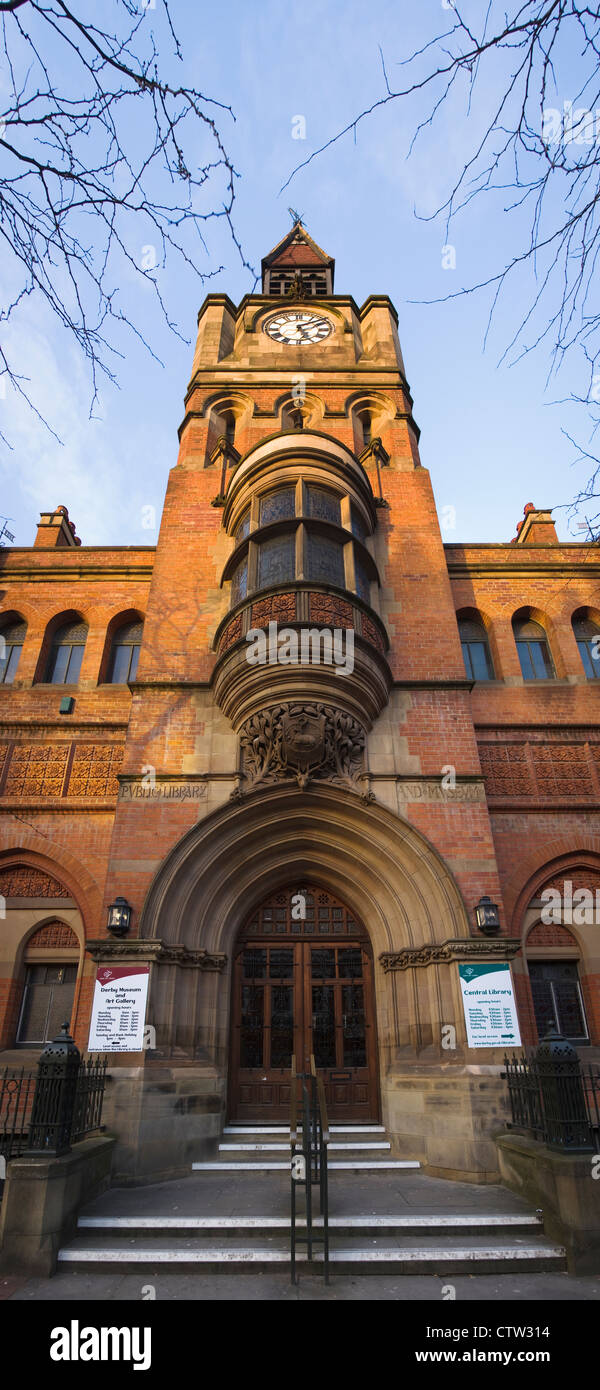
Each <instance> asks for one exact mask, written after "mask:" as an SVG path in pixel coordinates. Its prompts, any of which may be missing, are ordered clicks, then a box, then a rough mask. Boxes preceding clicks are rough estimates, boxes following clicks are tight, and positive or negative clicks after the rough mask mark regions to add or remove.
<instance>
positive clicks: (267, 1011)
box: [228, 882, 379, 1124]
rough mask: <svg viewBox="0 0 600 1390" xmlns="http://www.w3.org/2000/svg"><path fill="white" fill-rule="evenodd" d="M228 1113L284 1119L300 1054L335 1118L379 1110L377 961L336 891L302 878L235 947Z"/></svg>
mask: <svg viewBox="0 0 600 1390" xmlns="http://www.w3.org/2000/svg"><path fill="white" fill-rule="evenodd" d="M232 989H233V993H232V1007H231V1045H230V1054H229V1055H230V1075H229V1104H228V1109H229V1118H230V1119H231V1120H235V1121H236V1122H237V1123H242V1124H243V1123H244V1122H247V1123H251V1122H256V1121H261V1122H265V1121H268V1120H273V1121H284V1120H286V1119H287V1118H288V1115H289V1102H290V1072H291V1063H292V1057H295V1059H296V1067H297V1069H298V1070H299V1071H307V1070H308V1068H309V1059H310V1056H311V1054H312V1055H314V1058H315V1062H316V1066H317V1070H318V1072H319V1073H320V1075H321V1076H322V1077H323V1081H324V1084H325V1092H326V1097H327V1108H328V1114H329V1117H330V1119H332V1120H334V1121H342V1120H344V1121H348V1120H349V1121H355V1122H360V1121H367V1120H376V1119H378V1118H379V1096H378V1085H377V1039H376V1023H375V1006H374V991H373V959H372V952H371V946H370V942H369V939H368V936H367V933H366V931H365V929H364V927H363V926H362V924H361V923H360V922H359V921H358V920H357V918H356V917H355V916H354V914H353V913H352V912H351V911H350V910H349V908H347V907H346V905H345V904H344V903H343V902H341V901H340V899H339V898H336V897H334V895H333V894H332V893H329V892H327V891H326V890H325V889H323V888H320V887H318V886H317V885H315V884H312V883H305V882H296V883H294V884H292V885H290V886H288V887H286V888H283V889H279V890H278V891H276V892H273V893H271V894H270V895H269V896H268V897H267V898H266V899H265V900H264V901H263V902H262V903H261V904H260V906H259V907H257V908H255V909H254V911H253V912H251V913H250V915H249V917H248V919H247V920H246V922H245V923H244V925H243V927H242V929H241V931H240V933H239V936H238V939H237V942H236V946H235V951H234V959H233V972H232Z"/></svg>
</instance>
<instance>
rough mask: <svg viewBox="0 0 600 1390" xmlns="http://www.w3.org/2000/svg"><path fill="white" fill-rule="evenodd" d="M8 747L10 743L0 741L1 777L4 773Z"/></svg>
mask: <svg viewBox="0 0 600 1390" xmlns="http://www.w3.org/2000/svg"><path fill="white" fill-rule="evenodd" d="M8 748H9V745H8V743H0V778H1V777H2V773H3V772H4V764H5V762H6V756H7V753H8Z"/></svg>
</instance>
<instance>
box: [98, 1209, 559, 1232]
mask: <svg viewBox="0 0 600 1390" xmlns="http://www.w3.org/2000/svg"><path fill="white" fill-rule="evenodd" d="M296 1224H297V1226H298V1229H299V1230H305V1229H306V1219H305V1218H304V1217H302V1216H299V1217H298V1219H297V1223H296ZM314 1224H315V1226H316V1227H317V1228H319V1229H322V1226H323V1218H322V1217H321V1216H316V1217H315V1218H314ZM289 1229H290V1218H289V1216H80V1218H79V1220H78V1222H77V1230H78V1232H86V1234H87V1235H88V1236H89V1238H90V1239H93V1238H95V1236H100V1237H101V1236H106V1235H109V1234H110V1235H111V1237H113V1238H114V1237H115V1236H117V1237H119V1236H120V1237H121V1238H122V1239H123V1238H124V1237H126V1236H127V1237H128V1236H134V1235H140V1234H142V1235H144V1234H146V1233H148V1232H151V1233H152V1234H153V1235H155V1234H156V1235H159V1236H160V1235H163V1234H164V1235H167V1236H169V1237H171V1236H173V1235H175V1234H177V1233H179V1234H181V1235H183V1236H189V1234H190V1233H195V1234H197V1235H199V1236H202V1235H211V1236H212V1235H218V1236H219V1238H223V1239H224V1238H226V1237H227V1238H229V1237H232V1238H237V1237H239V1236H240V1235H253V1234H256V1233H261V1234H263V1235H264V1234H273V1235H280V1234H281V1233H282V1232H283V1233H286V1232H289ZM329 1230H330V1232H331V1234H332V1235H334V1234H335V1235H336V1236H337V1235H339V1236H348V1235H350V1236H353V1237H355V1236H357V1235H367V1236H370V1237H372V1238H376V1237H378V1236H380V1235H386V1234H387V1235H389V1234H393V1235H395V1236H404V1235H411V1236H414V1235H415V1234H419V1235H423V1236H435V1237H436V1238H440V1237H442V1236H447V1235H453V1236H457V1235H459V1236H463V1235H465V1234H466V1235H478V1236H481V1235H489V1234H493V1235H498V1234H502V1235H508V1236H513V1235H525V1236H528V1237H531V1236H532V1235H539V1234H542V1233H543V1226H542V1222H541V1220H540V1218H539V1217H538V1216H537V1215H535V1213H533V1212H531V1213H530V1212H519V1213H517V1214H513V1213H505V1214H503V1215H498V1214H495V1213H492V1212H481V1213H473V1212H465V1213H462V1212H458V1213H456V1212H453V1213H450V1214H447V1213H440V1214H433V1215H430V1214H427V1215H418V1216H405V1215H401V1216H373V1215H372V1214H367V1215H365V1216H330V1218H329Z"/></svg>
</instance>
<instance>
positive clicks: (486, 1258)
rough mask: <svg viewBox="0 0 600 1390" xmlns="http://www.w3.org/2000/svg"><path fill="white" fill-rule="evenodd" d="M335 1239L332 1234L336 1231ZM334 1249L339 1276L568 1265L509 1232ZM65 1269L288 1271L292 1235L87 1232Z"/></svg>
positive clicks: (318, 1254)
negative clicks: (243, 1237)
mask: <svg viewBox="0 0 600 1390" xmlns="http://www.w3.org/2000/svg"><path fill="white" fill-rule="evenodd" d="M332 1235H333V1233H332ZM333 1238H334V1241H335V1244H334V1246H333V1248H332V1249H331V1251H330V1261H331V1264H332V1266H333V1267H334V1269H335V1271H336V1272H338V1273H340V1274H341V1273H354V1272H357V1271H361V1272H363V1273H398V1274H409V1273H412V1274H415V1273H429V1274H444V1275H446V1274H460V1273H467V1274H468V1273H472V1272H473V1271H474V1270H477V1272H478V1273H504V1272H507V1271H513V1272H514V1271H515V1270H527V1271H535V1272H540V1271H546V1270H558V1269H564V1268H565V1263H566V1262H565V1251H564V1249H563V1247H562V1246H559V1245H554V1244H553V1243H552V1242H550V1241H547V1240H545V1239H543V1238H541V1237H537V1238H531V1237H525V1236H523V1237H522V1238H518V1237H516V1238H515V1237H510V1238H507V1237H506V1236H505V1235H504V1234H502V1235H500V1234H499V1235H498V1236H495V1237H493V1238H492V1239H490V1238H489V1237H487V1238H486V1237H484V1236H477V1235H470V1236H469V1237H468V1238H467V1239H465V1238H464V1237H463V1238H459V1237H457V1236H456V1235H451V1236H448V1235H447V1236H445V1238H444V1240H443V1242H440V1240H439V1237H438V1236H429V1237H428V1236H424V1235H423V1234H421V1235H420V1237H419V1240H418V1243H415V1239H414V1234H413V1235H412V1236H405V1237H401V1236H395V1237H394V1236H392V1237H390V1236H389V1235H387V1236H379V1237H377V1238H372V1239H370V1240H365V1239H364V1238H363V1239H362V1240H358V1238H357V1235H356V1233H353V1234H352V1235H349V1236H347V1237H346V1238H345V1239H344V1238H342V1237H341V1236H340V1234H339V1232H335V1235H334V1237H333ZM297 1259H298V1263H300V1264H303V1265H306V1266H308V1267H310V1268H312V1267H313V1266H314V1267H316V1268H318V1267H319V1266H320V1265H322V1260H323V1255H322V1250H321V1249H320V1248H319V1246H318V1245H317V1247H316V1248H315V1249H314V1250H313V1260H312V1262H311V1264H310V1265H309V1261H308V1256H307V1251H306V1248H305V1246H301V1248H300V1249H299V1251H298V1253H297ZM58 1262H59V1267H60V1268H63V1269H65V1268H67V1267H68V1268H70V1269H82V1270H84V1269H88V1270H89V1269H90V1267H93V1268H95V1269H102V1270H108V1269H119V1270H121V1271H122V1270H123V1269H138V1270H139V1269H140V1268H143V1269H145V1270H147V1271H152V1272H155V1273H156V1272H158V1271H160V1270H164V1269H171V1270H173V1269H176V1270H178V1271H187V1270H190V1269H197V1268H198V1267H201V1268H202V1269H203V1270H204V1271H205V1272H209V1271H210V1272H215V1273H218V1272H222V1271H223V1269H224V1268H226V1269H227V1270H242V1271H243V1270H248V1268H249V1267H250V1268H252V1269H253V1270H255V1271H256V1272H258V1271H259V1270H269V1269H273V1267H277V1268H279V1269H281V1270H287V1269H289V1266H290V1251H289V1238H288V1236H287V1233H286V1237H285V1238H284V1236H283V1232H282V1233H281V1234H279V1233H276V1234H274V1235H272V1236H270V1235H269V1233H268V1232H265V1233H261V1234H260V1235H259V1234H258V1233H255V1234H254V1236H253V1239H252V1242H251V1243H249V1242H247V1241H246V1242H244V1243H241V1242H240V1243H237V1242H235V1243H234V1242H231V1241H224V1242H223V1241H222V1240H220V1238H219V1236H218V1235H215V1236H214V1237H210V1238H209V1237H208V1234H207V1235H205V1237H204V1238H201V1237H198V1236H196V1237H195V1238H194V1239H192V1238H187V1239H186V1238H183V1237H182V1236H177V1237H174V1236H173V1234H172V1233H171V1232H169V1233H165V1234H164V1236H163V1239H162V1240H161V1239H159V1238H158V1236H157V1235H156V1234H153V1236H152V1238H151V1239H149V1238H148V1233H147V1232H146V1233H145V1234H144V1235H143V1236H140V1237H138V1238H136V1237H129V1238H128V1239H126V1240H123V1238H122V1236H121V1238H120V1240H117V1239H115V1238H111V1237H110V1236H109V1235H107V1234H104V1235H103V1236H98V1237H97V1239H96V1240H94V1241H90V1236H89V1233H87V1234H86V1235H85V1236H83V1235H82V1236H77V1237H76V1238H75V1239H74V1240H73V1241H72V1242H71V1244H70V1245H68V1246H65V1247H64V1248H63V1249H62V1250H61V1251H60V1252H59V1256H58Z"/></svg>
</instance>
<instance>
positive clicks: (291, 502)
mask: <svg viewBox="0 0 600 1390" xmlns="http://www.w3.org/2000/svg"><path fill="white" fill-rule="evenodd" d="M368 534H369V528H368V524H367V522H366V521H365V520H364V519H363V517H362V515H361V513H360V510H359V508H358V507H357V506H355V505H354V503H352V504H351V502H350V498H349V497H348V496H345V497H344V496H342V495H340V494H337V493H335V492H334V491H333V489H328V488H325V487H320V486H319V485H318V484H316V483H314V484H313V483H312V482H305V481H303V480H297V481H296V482H289V483H285V484H284V485H282V486H281V487H278V488H272V489H270V490H268V491H265V492H263V493H261V494H258V495H256V496H255V497H254V498H253V500H252V502H251V504H250V505H246V507H245V509H244V510H243V511H242V512H241V514H238V517H237V519H236V520H235V521H234V525H233V537H234V539H235V541H236V543H237V547H236V552H235V553H234V555H233V556H232V559H231V561H230V564H229V566H228V568H227V570H226V572H225V578H226V579H228V580H230V582H231V606H232V607H234V606H235V605H236V604H237V603H240V602H241V601H242V600H243V599H245V598H246V597H247V595H248V594H252V593H255V592H257V591H260V590H262V589H267V588H269V587H270V586H273V585H276V584H290V583H293V582H294V581H295V580H305V581H313V582H314V583H315V584H326V585H329V584H331V585H332V586H334V587H335V588H338V589H346V590H347V591H349V592H354V593H356V594H358V596H359V597H360V598H361V599H363V601H364V602H365V603H369V602H370V598H371V583H372V581H373V580H374V579H376V572H375V566H374V563H373V561H372V559H371V556H370V554H369V552H368V550H367V549H366V547H365V545H364V542H365V540H366V537H367V535H368Z"/></svg>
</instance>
